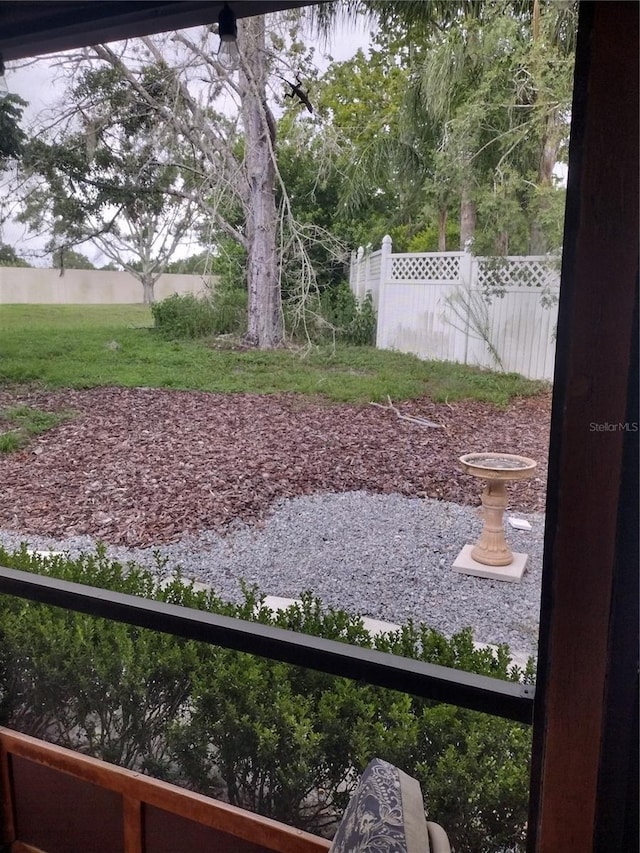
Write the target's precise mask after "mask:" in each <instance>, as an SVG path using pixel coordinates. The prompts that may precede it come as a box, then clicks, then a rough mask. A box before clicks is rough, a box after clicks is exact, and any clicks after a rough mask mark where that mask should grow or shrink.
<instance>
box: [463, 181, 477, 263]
mask: <svg viewBox="0 0 640 853" xmlns="http://www.w3.org/2000/svg"><path fill="white" fill-rule="evenodd" d="M475 233H476V204H475V202H474V201H472V200H471V193H470V191H469V187H468V186H467V185H465V186H464V187H463V188H462V198H461V199H460V249H461V251H465V250H466V249H468V248H469V247H470V245H471V244H472V243H473V237H474V235H475Z"/></svg>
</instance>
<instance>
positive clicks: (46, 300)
mask: <svg viewBox="0 0 640 853" xmlns="http://www.w3.org/2000/svg"><path fill="white" fill-rule="evenodd" d="M210 280H211V279H210V278H209V277H207V279H206V281H207V282H208V281H210ZM206 289H207V285H206V282H205V279H204V278H203V277H202V276H199V275H169V274H165V275H162V276H160V278H159V279H158V281H157V282H156V286H155V298H156V299H157V300H160V299H166V298H167V297H168V296H171V295H172V294H174V293H180V294H184V293H193V294H199V293H203V292H205V291H206ZM141 302H142V285H141V284H140V282H139V281H137V280H136V279H135V278H134V277H133V276H132V275H131V274H130V273H127V272H109V271H107V270H65V271H64V275H60V271H59V270H56V269H40V268H38V269H35V268H34V269H31V268H28V267H2V266H0V304H12V303H13V304H15V303H22V304H31V305H50V304H54V305H125V304H131V303H141Z"/></svg>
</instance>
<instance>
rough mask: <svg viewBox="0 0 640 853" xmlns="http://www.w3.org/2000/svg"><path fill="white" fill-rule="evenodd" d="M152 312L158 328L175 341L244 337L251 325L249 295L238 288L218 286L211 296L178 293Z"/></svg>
mask: <svg viewBox="0 0 640 853" xmlns="http://www.w3.org/2000/svg"><path fill="white" fill-rule="evenodd" d="M151 313H152V314H153V320H154V323H155V327H156V329H157V330H158V331H159V332H160V333H161V334H162V335H164V336H165V337H168V338H173V339H174V340H181V339H184V338H204V337H207V336H209V335H224V334H239V335H240V334H242V333H243V332H244V331H245V329H246V324H247V319H246V318H247V294H246V291H244V290H241V289H238V288H234V287H217V288H216V289H215V290H214V292H213V294H212V296H210V297H208V296H207V297H205V296H192V295H191V294H185V295H178V294H177V293H176V294H174V295H173V296H170V297H169V298H168V299H163V300H162V301H161V302H155V303H153V305H152V306H151Z"/></svg>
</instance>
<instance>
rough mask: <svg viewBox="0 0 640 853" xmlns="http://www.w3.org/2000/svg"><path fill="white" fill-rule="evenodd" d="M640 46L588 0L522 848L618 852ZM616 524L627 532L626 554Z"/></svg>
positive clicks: (631, 19)
mask: <svg viewBox="0 0 640 853" xmlns="http://www.w3.org/2000/svg"><path fill="white" fill-rule="evenodd" d="M638 50H639V45H638V4H636V3H626V2H603V1H599V2H595V3H586V2H582V3H581V4H580V14H579V29H578V47H577V55H576V72H575V82H574V101H573V108H572V131H571V143H570V149H569V178H568V191H567V212H566V222H565V241H564V257H563V267H562V279H561V286H560V306H559V317H558V337H557V350H556V375H555V380H554V401H553V408H552V423H551V442H550V445H551V446H550V458H549V485H548V492H547V494H548V499H547V518H546V524H547V527H546V538H545V557H544V568H543V586H542V616H541V633H540V656H539V667H538V678H537V692H536V708H535V714H534V756H533V772H532V796H531V812H530V823H529V827H530V832H529V835H530V837H529V842H528V844H529V846H528V849H529V850H531V851H533V850H535V851H538V853H557V851H560V850H563V851H580V853H587V851H593V850H603V851H604V850H605V849H607V850H617V849H622V848H620V847H617V846H616V845H615V844H614V845H613V846H609V847H603V846H601V843H602V842H601V841H600V840H598V839H599V838H600V837H601V831H600V822H601V820H602V815H603V813H602V797H603V796H604V797H608V796H612V795H613V794H614V792H613V790H612V789H611V788H609V789H607V790H604V789H603V787H602V786H603V779H604V777H603V775H602V765H603V760H604V750H605V746H604V745H605V744H607V743H608V744H609V748H611V746H612V744H617V745H619V746H622V751H623V752H624V751H625V745H624V744H622V743H621V740H620V739H621V738H623V739H624V738H626V739H627V743H626V747H627V755H628V749H630V748H632V742H631V741H630V740H629V737H630V736H631V729H632V727H631V726H629V727H627V730H626V734H624V733H622V732H621V731H617V732H616V731H615V725H616V718H618V719H620V718H621V717H622V718H626V717H628V714H629V712H631V713H632V712H633V706H634V704H635V703H637V696H636V698H635V700H634V699H633V695H630V693H629V691H628V690H627V691H622V692H620V693H619V694H618V697H617V699H618V700H619V701H621V702H626V703H629V702H630V703H631V707H630V708H628V709H618V710H619V713H617V714H616V713H612V708H611V701H612V700H613V701H614V702H615V701H616V698H615V697H613V696H612V695H611V694H608V693H607V686H608V683H609V680H610V677H611V674H612V662H613V661H614V660H615V658H616V656H617V655H618V654H619V653H621V652H622V651H623V649H626V650H629V649H632V650H633V654H635V662H636V663H635V665H636V667H637V651H638V626H637V620H636V621H635V625H634V626H633V627H631V625H632V623H633V619H628V618H626V615H628V614H629V613H630V612H632V610H633V608H634V607H636V606H637V601H631V600H629V598H628V597H627V596H620V595H618V594H617V590H618V589H619V588H620V586H621V584H622V585H623V586H624V585H625V584H626V583H627V581H625V580H624V578H625V577H626V576H627V574H628V572H637V567H638V555H637V550H638V546H637V527H636V529H635V533H634V531H633V525H632V524H630V521H631V516H632V514H633V512H634V506H633V505H634V503H635V504H636V505H637V471H636V472H634V473H635V478H634V479H635V487H632V494H631V495H629V494H628V487H626V488H627V493H625V490H624V488H623V489H621V482H622V475H623V450H624V447H625V443H626V444H627V445H628V443H629V441H637V432H635V430H637V429H638V426H637V416H636V415H634V414H633V407H630V406H629V399H628V389H629V388H630V387H632V385H633V383H634V382H635V384H636V385H637V382H638V365H637V361H635V360H634V358H633V349H632V341H634V340H635V339H636V338H637V335H638V328H637V314H634V304H635V302H636V294H637V274H638V229H639V219H638V100H639V93H638ZM630 418H636V420H635V421H630V420H629V419H630ZM625 424H626V426H625ZM625 430H628V432H627V431H625ZM625 439H626V441H625ZM623 530H626V531H627V535H631V537H632V540H631V543H627V547H626V552H625V558H624V559H621V551H620V543H621V537H622V536H623V533H622V531H623ZM634 538H635V542H634V541H633V539H634ZM630 559H631V560H632V563H631V564H629V560H630ZM614 626H617V629H616V630H615V631H614ZM622 626H624V627H622ZM616 632H617V633H616ZM612 638H613V643H612V642H611V640H612ZM622 769H623V768H621V770H622ZM605 775H606V777H607V782H606V784H607V785H609V786H615V785H625V784H626V781H622V780H621V779H620V778H618V779H617V780H616V773H615V772H611V768H609V771H608V773H607V774H605ZM621 775H622V776H624V778H625V779H626V777H627V773H626V772H625V773H624V774H621ZM599 798H600V800H599ZM621 798H622V800H624V799H625V797H624V795H623V793H622V792H621V791H618V792H617V800H620V799H621Z"/></svg>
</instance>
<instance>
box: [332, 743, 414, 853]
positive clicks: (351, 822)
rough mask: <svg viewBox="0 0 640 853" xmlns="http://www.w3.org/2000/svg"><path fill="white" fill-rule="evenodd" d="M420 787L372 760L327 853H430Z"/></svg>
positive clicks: (386, 764)
mask: <svg viewBox="0 0 640 853" xmlns="http://www.w3.org/2000/svg"><path fill="white" fill-rule="evenodd" d="M429 850H430V847H429V832H428V829H427V821H426V818H425V814H424V805H423V803H422V792H421V791H420V785H419V784H418V782H417V781H416V780H415V779H412V778H411V776H407V774H406V773H403V772H402V770H399V769H398V768H397V767H394V766H393V764H389V763H388V762H387V761H383V760H382V759H380V758H374V759H373V761H371V762H370V764H369V765H368V767H367V768H366V770H365V771H364V773H363V774H362V777H361V778H360V782H359V783H358V787H357V788H356V790H355V792H354V794H353V796H352V797H351V800H350V801H349V805H348V806H347V809H346V811H345V813H344V816H343V818H342V822H341V823H340V826H339V827H338V831H337V833H336V836H335V838H334V839H333V844H332V845H331V848H330V850H329V853H429Z"/></svg>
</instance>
